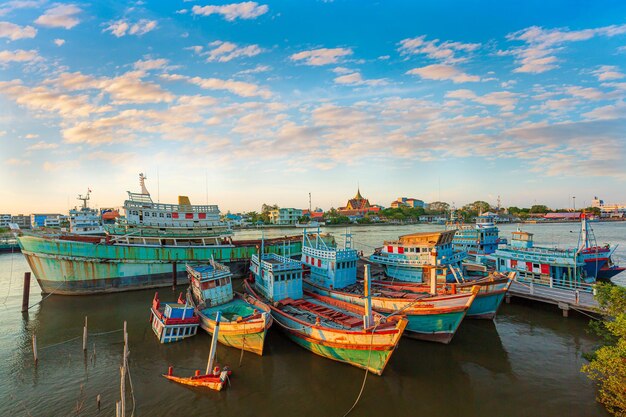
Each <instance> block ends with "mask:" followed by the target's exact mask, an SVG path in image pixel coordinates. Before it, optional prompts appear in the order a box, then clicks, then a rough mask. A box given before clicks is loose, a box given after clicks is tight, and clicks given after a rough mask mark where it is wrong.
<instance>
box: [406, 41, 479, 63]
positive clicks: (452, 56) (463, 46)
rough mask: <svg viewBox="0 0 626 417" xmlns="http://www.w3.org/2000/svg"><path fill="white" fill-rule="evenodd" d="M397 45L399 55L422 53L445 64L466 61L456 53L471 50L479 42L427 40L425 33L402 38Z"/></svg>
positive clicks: (474, 48) (477, 46)
mask: <svg viewBox="0 0 626 417" xmlns="http://www.w3.org/2000/svg"><path fill="white" fill-rule="evenodd" d="M399 45H400V47H399V48H398V51H399V52H400V54H401V55H418V54H424V55H426V56H427V57H429V58H431V59H434V60H437V61H441V62H443V63H447V64H453V63H456V62H462V61H466V60H467V58H466V57H463V58H460V57H458V56H456V54H458V53H469V52H473V51H475V50H476V49H478V48H479V47H480V44H479V43H462V42H450V41H445V42H441V41H440V40H439V39H435V40H432V41H427V40H426V35H423V36H418V37H416V38H409V39H403V40H402V41H400V43H399Z"/></svg>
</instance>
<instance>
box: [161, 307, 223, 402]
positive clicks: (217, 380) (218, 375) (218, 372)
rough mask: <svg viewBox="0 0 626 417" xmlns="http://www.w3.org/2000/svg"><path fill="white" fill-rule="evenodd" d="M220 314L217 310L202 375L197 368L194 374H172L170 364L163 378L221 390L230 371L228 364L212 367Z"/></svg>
mask: <svg viewBox="0 0 626 417" xmlns="http://www.w3.org/2000/svg"><path fill="white" fill-rule="evenodd" d="M220 316H221V313H220V312H219V311H218V312H217V314H216V317H215V322H216V323H217V325H216V326H215V329H214V331H213V337H212V338H211V350H210V351H209V360H208V362H207V366H206V372H205V373H204V375H203V374H200V371H199V370H196V373H195V375H194V376H189V377H180V376H174V368H173V367H172V366H170V367H169V368H168V370H167V374H164V375H163V376H164V377H165V378H167V379H169V380H170V381H173V382H176V383H178V384H182V385H189V386H192V387H198V388H209V389H212V390H216V391H221V390H222V388H224V385H225V383H226V382H227V380H228V377H229V376H230V375H231V373H232V371H231V370H230V369H228V366H225V367H224V369H220V367H219V366H215V367H213V364H214V361H215V354H216V352H217V339H218V336H219V332H220V321H221V320H220V319H221V317H220Z"/></svg>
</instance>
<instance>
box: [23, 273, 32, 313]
mask: <svg viewBox="0 0 626 417" xmlns="http://www.w3.org/2000/svg"><path fill="white" fill-rule="evenodd" d="M29 297H30V272H24V289H23V292H22V313H23V312H25V311H28V300H29Z"/></svg>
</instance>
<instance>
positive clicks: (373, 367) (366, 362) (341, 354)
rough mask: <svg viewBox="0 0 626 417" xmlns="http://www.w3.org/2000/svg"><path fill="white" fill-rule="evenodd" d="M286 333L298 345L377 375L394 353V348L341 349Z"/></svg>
mask: <svg viewBox="0 0 626 417" xmlns="http://www.w3.org/2000/svg"><path fill="white" fill-rule="evenodd" d="M286 334H287V337H289V338H290V339H291V340H293V341H294V342H296V343H297V344H298V345H300V346H302V347H303V348H305V349H307V350H309V351H311V352H313V353H315V354H316V355H319V356H323V357H325V358H328V359H333V360H335V361H339V362H345V363H348V364H350V365H353V366H356V367H358V368H362V369H369V370H370V371H371V372H373V373H375V374H377V375H380V374H382V372H383V369H385V365H386V364H387V361H388V360H389V356H391V354H392V353H393V350H371V351H370V350H367V349H341V348H335V347H329V346H323V345H320V344H317V343H313V342H310V341H308V340H306V339H303V338H301V337H298V336H297V335H295V334H293V333H291V332H286Z"/></svg>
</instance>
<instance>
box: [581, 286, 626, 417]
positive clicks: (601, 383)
mask: <svg viewBox="0 0 626 417" xmlns="http://www.w3.org/2000/svg"><path fill="white" fill-rule="evenodd" d="M596 300H597V301H598V303H599V304H600V308H601V309H602V310H603V311H604V313H605V314H606V316H605V319H604V320H602V321H594V322H592V323H591V328H592V330H593V331H594V332H595V333H597V334H599V335H600V336H601V337H602V340H603V345H602V346H601V347H600V348H598V349H597V350H596V351H595V352H593V354H592V355H589V359H590V362H589V363H588V364H586V365H583V367H582V372H584V373H585V374H587V376H588V377H589V378H590V379H592V380H594V381H595V382H596V383H597V384H598V395H597V397H596V399H597V400H598V402H600V403H601V404H603V405H604V406H605V407H606V409H607V410H608V411H609V412H610V413H611V414H613V415H615V416H618V417H625V416H626V389H625V387H626V288H624V287H620V286H617V285H612V284H598V285H597V294H596Z"/></svg>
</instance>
